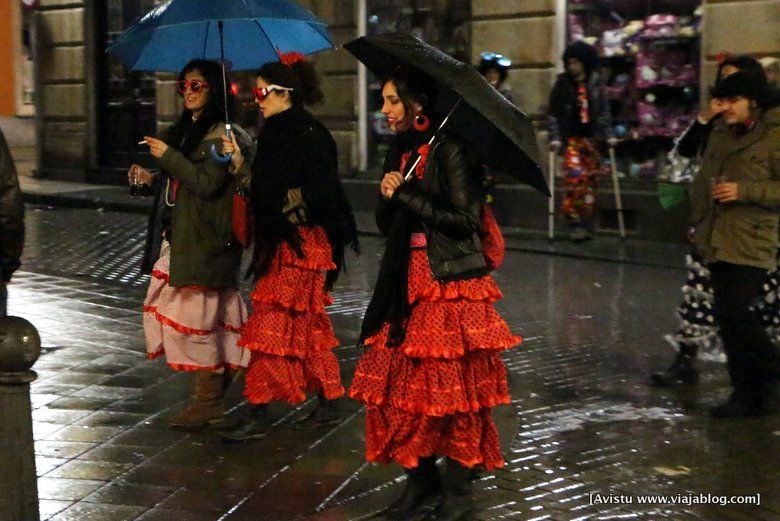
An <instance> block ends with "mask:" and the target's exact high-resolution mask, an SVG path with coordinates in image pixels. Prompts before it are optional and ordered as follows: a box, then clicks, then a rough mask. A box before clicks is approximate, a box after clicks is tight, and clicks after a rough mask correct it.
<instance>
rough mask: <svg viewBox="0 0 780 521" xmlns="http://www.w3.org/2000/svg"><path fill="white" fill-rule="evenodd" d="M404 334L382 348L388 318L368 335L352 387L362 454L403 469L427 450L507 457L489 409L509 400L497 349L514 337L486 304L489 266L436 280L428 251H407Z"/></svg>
mask: <svg viewBox="0 0 780 521" xmlns="http://www.w3.org/2000/svg"><path fill="white" fill-rule="evenodd" d="M411 255H412V257H411V261H410V267H409V302H410V303H411V305H412V311H411V316H410V317H409V320H408V323H407V328H406V336H405V339H404V341H403V343H402V344H401V345H400V346H398V347H396V348H390V347H387V334H388V331H389V327H388V325H385V326H384V327H383V328H382V330H380V331H379V332H378V333H377V334H376V335H374V336H372V337H370V338H368V339H366V341H365V344H366V345H367V346H368V347H369V348H370V349H369V350H368V351H367V352H366V353H365V354H364V355H363V356H362V358H361V359H360V361H359V362H358V366H357V368H356V370H355V377H354V380H353V382H352V386H351V387H350V391H349V394H350V396H351V397H352V398H355V399H357V400H359V401H361V402H363V403H364V404H365V405H366V459H367V460H368V461H377V462H382V463H388V462H390V461H396V462H398V463H399V464H400V465H402V466H404V467H407V468H410V467H415V466H417V464H418V459H419V458H422V457H426V456H431V455H433V454H436V455H442V456H448V457H450V458H452V459H454V460H457V461H459V462H460V463H462V464H463V465H466V466H468V467H472V466H474V465H483V466H484V467H486V468H488V469H492V468H495V467H500V466H502V465H503V463H504V461H503V458H502V456H501V450H500V447H499V442H498V431H497V430H496V426H495V424H494V422H493V419H492V417H491V415H490V409H491V408H492V407H494V406H495V405H499V404H506V403H509V390H508V386H507V379H506V368H505V366H504V363H503V361H502V360H501V358H500V354H499V353H500V352H501V351H503V350H506V349H509V348H511V347H513V346H515V345H517V344H518V343H520V342H521V339H520V337H517V336H514V335H512V333H511V332H510V330H509V327H508V326H507V324H506V322H505V321H504V320H503V319H502V318H501V316H500V315H499V314H498V312H497V311H496V310H495V308H494V307H493V303H494V302H495V301H497V300H499V299H500V298H501V292H500V291H499V289H498V287H497V286H496V284H495V282H494V281H493V278H492V277H491V276H490V275H486V276H483V277H479V278H475V279H470V280H464V281H454V282H446V283H442V282H438V281H436V280H434V279H433V277H432V275H431V271H430V267H429V264H428V258H427V256H426V253H425V250H423V249H414V250H412V254H411Z"/></svg>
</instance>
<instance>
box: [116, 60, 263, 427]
mask: <svg viewBox="0 0 780 521" xmlns="http://www.w3.org/2000/svg"><path fill="white" fill-rule="evenodd" d="M222 74H223V73H222V67H221V66H220V64H219V63H217V62H214V61H207V60H193V61H191V62H190V63H188V64H187V65H186V66H185V67H184V69H183V70H182V71H181V73H180V74H179V80H178V82H177V89H178V91H179V93H180V95H181V96H182V100H183V103H184V109H183V111H182V114H181V117H180V118H179V120H178V121H177V122H176V123H175V124H174V125H173V126H172V127H170V128H169V129H167V130H166V131H164V132H163V133H162V134H161V135H160V136H159V137H156V138H155V137H152V136H146V137H145V138H144V139H145V141H146V144H147V145H148V146H149V150H150V152H151V154H152V155H153V156H154V157H156V158H157V159H159V161H160V167H161V172H160V173H159V174H151V173H150V172H149V171H147V170H145V169H143V168H141V167H139V166H137V165H133V166H132V167H131V169H130V172H129V174H128V175H129V177H131V182H136V183H138V182H140V183H143V184H147V185H153V186H154V187H155V194H156V195H155V198H156V199H155V203H156V204H155V206H154V208H155V211H154V212H153V214H152V216H151V218H150V220H149V234H148V237H147V244H146V251H145V254H144V262H143V264H144V269H145V270H147V271H150V272H151V274H152V280H151V283H150V285H149V289H148V292H147V295H146V300H145V301H144V332H145V334H146V345H147V352H148V356H149V357H150V358H156V357H159V356H165V358H166V361H167V363H168V365H169V366H170V367H171V368H173V369H174V370H177V371H188V372H191V373H192V374H193V375H194V399H193V401H192V403H190V404H189V405H187V406H186V407H184V408H183V409H182V410H180V411H179V412H178V413H176V414H175V415H174V416H173V417H172V418H171V420H170V425H171V426H172V427H180V428H195V427H202V426H204V425H206V424H208V423H215V422H218V421H221V419H222V414H223V409H222V397H223V395H224V393H225V389H226V387H227V385H228V384H229V382H230V380H231V378H232V376H233V375H234V374H235V372H236V370H237V369H239V368H242V367H246V365H247V363H248V361H249V353H248V352H247V351H246V350H244V349H243V348H241V347H239V346H238V345H237V343H238V339H239V331H240V329H241V327H242V326H243V324H244V322H245V321H246V318H247V312H246V307H245V305H244V302H243V299H242V298H241V295H240V294H239V292H238V289H237V282H236V279H237V275H238V271H239V267H240V263H241V254H242V251H243V248H242V246H241V245H240V244H239V242H238V240H237V239H236V237H235V235H234V233H233V228H232V212H233V194H234V193H235V192H236V185H237V183H238V182H239V181H238V179H237V178H236V177H235V176H233V175H231V173H230V172H229V171H228V170H229V165H228V164H227V163H221V162H218V161H215V160H213V158H212V154H211V148H212V146H219V147H221V146H222V139H221V137H222V136H223V135H224V120H223V116H224V106H225V105H224V101H223V100H225V99H227V100H228V107H230V105H231V103H230V102H232V93H231V92H230V91H224V89H223V82H222ZM152 263H154V264H153V265H152Z"/></svg>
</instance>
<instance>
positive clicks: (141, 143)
mask: <svg viewBox="0 0 780 521" xmlns="http://www.w3.org/2000/svg"><path fill="white" fill-rule="evenodd" d="M138 144H139V145H145V144H146V140H145V139H144V140H143V141H139V142H138Z"/></svg>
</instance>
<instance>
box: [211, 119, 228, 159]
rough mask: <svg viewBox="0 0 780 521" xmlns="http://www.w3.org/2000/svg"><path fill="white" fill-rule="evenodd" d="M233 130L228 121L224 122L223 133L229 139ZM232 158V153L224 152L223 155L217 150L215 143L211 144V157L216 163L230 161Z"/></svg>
mask: <svg viewBox="0 0 780 521" xmlns="http://www.w3.org/2000/svg"><path fill="white" fill-rule="evenodd" d="M232 133H233V131H232V130H231V129H230V123H226V124H225V135H226V136H227V137H228V139H230V136H231V134H232ZM232 158H233V154H225V155H224V156H223V155H222V154H221V153H220V152H219V151H218V150H217V145H211V159H213V160H214V161H216V162H217V163H230V160H231V159H232Z"/></svg>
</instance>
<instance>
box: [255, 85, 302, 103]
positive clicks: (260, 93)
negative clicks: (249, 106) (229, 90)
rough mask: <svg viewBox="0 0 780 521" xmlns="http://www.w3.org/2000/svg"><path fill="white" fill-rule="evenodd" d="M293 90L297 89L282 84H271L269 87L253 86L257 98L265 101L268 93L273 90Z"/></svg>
mask: <svg viewBox="0 0 780 521" xmlns="http://www.w3.org/2000/svg"><path fill="white" fill-rule="evenodd" d="M291 90H295V89H293V88H291V87H282V86H281V85H269V86H267V87H261V88H259V89H258V88H257V87H252V92H254V93H255V99H256V100H257V101H265V99H266V98H267V97H268V95H269V94H271V93H272V92H273V91H281V92H284V91H288V92H289V91H291Z"/></svg>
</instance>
